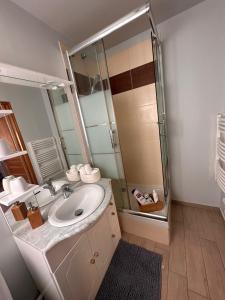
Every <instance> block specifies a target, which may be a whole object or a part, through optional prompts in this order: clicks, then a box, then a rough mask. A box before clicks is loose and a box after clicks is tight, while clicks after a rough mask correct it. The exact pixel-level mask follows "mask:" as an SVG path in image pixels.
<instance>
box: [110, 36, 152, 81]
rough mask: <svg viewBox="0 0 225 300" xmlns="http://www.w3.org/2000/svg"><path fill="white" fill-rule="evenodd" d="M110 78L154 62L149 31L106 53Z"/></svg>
mask: <svg viewBox="0 0 225 300" xmlns="http://www.w3.org/2000/svg"><path fill="white" fill-rule="evenodd" d="M106 57H107V64H108V69H109V76H110V77H111V76H114V75H117V74H120V73H122V72H125V71H128V70H130V69H133V68H136V67H139V66H141V65H144V64H146V63H149V62H151V61H153V55H152V46H151V35H150V32H149V31H146V32H143V33H141V34H138V35H136V36H135V37H133V38H131V39H129V40H127V41H125V42H123V43H121V44H119V45H117V46H115V47H112V48H110V49H108V50H107V51H106Z"/></svg>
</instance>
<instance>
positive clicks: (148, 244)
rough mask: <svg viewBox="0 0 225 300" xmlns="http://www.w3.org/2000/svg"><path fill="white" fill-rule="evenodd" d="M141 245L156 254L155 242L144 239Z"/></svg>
mask: <svg viewBox="0 0 225 300" xmlns="http://www.w3.org/2000/svg"><path fill="white" fill-rule="evenodd" d="M141 244H142V247H144V248H145V249H147V250H150V251H153V252H154V249H155V242H154V241H151V240H149V239H145V238H143V239H142V243H141Z"/></svg>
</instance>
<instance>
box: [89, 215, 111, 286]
mask: <svg viewBox="0 0 225 300" xmlns="http://www.w3.org/2000/svg"><path fill="white" fill-rule="evenodd" d="M88 238H89V240H90V244H91V248H92V251H93V257H94V258H95V259H96V267H97V269H98V272H99V276H100V281H101V280H102V279H103V277H104V275H105V272H106V270H107V268H108V266H109V263H110V261H111V259H112V256H113V253H114V247H113V242H112V236H111V228H110V225H109V222H108V218H107V214H106V213H104V214H103V216H102V217H101V218H100V219H99V220H98V222H97V223H96V224H95V225H94V226H93V227H92V228H91V229H90V230H89V231H88Z"/></svg>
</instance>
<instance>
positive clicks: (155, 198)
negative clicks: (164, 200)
mask: <svg viewBox="0 0 225 300" xmlns="http://www.w3.org/2000/svg"><path fill="white" fill-rule="evenodd" d="M152 194H153V200H154V202H155V203H157V202H158V201H159V197H158V194H157V193H156V191H155V190H153V192H152Z"/></svg>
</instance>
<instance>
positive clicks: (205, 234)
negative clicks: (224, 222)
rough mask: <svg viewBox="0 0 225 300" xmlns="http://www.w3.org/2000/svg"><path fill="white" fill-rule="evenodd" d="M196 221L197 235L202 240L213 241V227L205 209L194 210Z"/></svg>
mask: <svg viewBox="0 0 225 300" xmlns="http://www.w3.org/2000/svg"><path fill="white" fill-rule="evenodd" d="M196 220H197V223H198V233H199V236H200V237H201V238H203V239H206V240H210V241H215V233H214V226H213V223H212V222H211V220H210V218H209V214H208V211H207V210H206V209H199V208H197V209H196Z"/></svg>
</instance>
